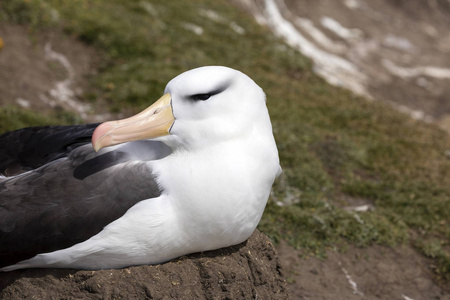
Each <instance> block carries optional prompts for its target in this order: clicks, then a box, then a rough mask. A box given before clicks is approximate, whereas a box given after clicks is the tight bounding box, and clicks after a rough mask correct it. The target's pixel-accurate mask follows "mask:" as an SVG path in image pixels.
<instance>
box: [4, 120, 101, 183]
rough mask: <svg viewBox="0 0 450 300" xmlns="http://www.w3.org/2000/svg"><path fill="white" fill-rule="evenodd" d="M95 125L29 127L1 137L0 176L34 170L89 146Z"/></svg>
mask: <svg viewBox="0 0 450 300" xmlns="http://www.w3.org/2000/svg"><path fill="white" fill-rule="evenodd" d="M98 125H99V124H98V123H95V124H84V125H69V126H41V127H28V128H23V129H19V130H16V131H11V132H7V133H5V134H3V135H0V174H3V175H6V176H11V175H17V174H20V173H23V172H26V171H29V170H33V169H35V168H37V167H40V166H42V165H44V164H46V163H48V162H50V161H53V160H55V159H58V158H61V157H65V156H67V155H68V153H70V151H72V150H73V149H75V148H77V147H79V146H81V145H85V144H87V143H90V141H91V137H92V133H93V132H94V130H95V128H96V127H97V126H98Z"/></svg>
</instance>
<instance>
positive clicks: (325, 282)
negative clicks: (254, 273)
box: [277, 242, 450, 300]
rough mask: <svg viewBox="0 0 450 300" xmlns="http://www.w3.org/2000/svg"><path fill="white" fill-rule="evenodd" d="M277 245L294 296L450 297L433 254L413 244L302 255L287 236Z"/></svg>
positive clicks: (329, 297) (348, 297) (417, 299)
mask: <svg viewBox="0 0 450 300" xmlns="http://www.w3.org/2000/svg"><path fill="white" fill-rule="evenodd" d="M277 250H278V256H279V257H280V260H281V265H282V266H283V270H284V272H285V276H286V279H287V281H288V287H289V290H290V292H291V296H292V299H311V300H312V299H317V300H318V299H349V300H350V299H399V300H400V299H401V300H408V299H414V300H419V299H446V300H449V299H450V284H447V285H446V286H439V285H438V284H436V283H435V282H434V281H433V274H432V271H431V268H432V262H431V260H428V259H426V258H424V257H423V256H422V255H420V254H419V253H417V252H416V251H415V250H413V249H411V248H410V247H408V246H402V247H399V248H387V247H382V246H372V247H368V248H357V247H351V248H350V249H348V250H346V251H345V252H342V253H340V252H336V251H329V252H328V253H327V259H320V258H317V257H308V258H304V257H303V258H302V257H301V252H300V251H297V250H295V249H293V248H292V247H290V246H289V245H287V243H285V242H282V243H281V244H280V245H279V246H278V247H277ZM352 283H353V284H354V286H352Z"/></svg>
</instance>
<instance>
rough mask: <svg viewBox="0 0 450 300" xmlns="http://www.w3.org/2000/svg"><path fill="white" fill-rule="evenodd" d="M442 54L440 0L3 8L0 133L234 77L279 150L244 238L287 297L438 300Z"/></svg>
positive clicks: (446, 215) (447, 67) (145, 1)
mask: <svg viewBox="0 0 450 300" xmlns="http://www.w3.org/2000/svg"><path fill="white" fill-rule="evenodd" d="M449 54H450V1H449V0H410V1H403V0H373V1H368V0H334V1H331V0H316V1H308V0H296V1H289V0H285V1H283V0H265V1H256V0H253V1H252V0H229V1H225V0H215V1H204V0H203V1H201V0H192V1H184V2H182V1H171V0H166V1H159V0H132V1H120V0H110V1H106V0H96V1H89V0H72V1H60V0H2V1H1V2H0V133H2V132H5V131H8V130H14V129H18V128H21V127H25V126H35V125H47V124H75V123H86V122H99V121H105V120H108V119H112V118H117V117H125V116H129V115H131V114H132V113H136V112H138V111H140V110H142V109H143V108H145V107H147V106H149V105H150V104H151V101H152V99H157V97H159V96H160V95H162V92H163V90H164V86H165V84H166V83H167V82H168V81H169V80H170V79H171V78H173V77H175V76H176V75H178V74H179V73H181V72H183V71H186V70H189V69H192V68H195V67H199V66H204V65H225V66H228V67H232V68H235V69H238V70H241V71H243V72H244V73H246V74H247V75H249V76H250V77H251V78H253V79H254V80H255V81H256V82H257V83H258V84H259V85H260V86H261V87H262V88H263V89H264V90H265V92H266V94H267V105H268V107H269V111H270V114H271V118H272V124H273V130H274V135H275V138H276V140H277V145H278V149H279V152H280V159H281V165H282V167H283V174H282V175H281V176H280V178H278V180H277V182H276V183H275V186H274V189H273V193H272V195H271V198H270V199H269V203H268V205H267V208H266V211H265V214H264V216H263V219H262V220H261V223H260V226H259V229H260V230H261V231H263V232H264V233H265V234H267V235H268V236H269V237H270V238H271V239H272V240H273V242H274V243H275V244H276V245H277V248H278V252H279V255H280V259H281V262H282V264H283V266H284V274H285V277H286V279H287V281H288V283H289V287H290V289H291V294H292V298H293V299H360V298H365V299H375V298H382V299H415V300H417V299H449V297H450V285H449V280H450V179H449V178H450V139H449V136H448V131H450V84H449V83H450V59H449V57H450V55H449ZM336 295H339V297H338V298H336ZM446 297H447V298H446Z"/></svg>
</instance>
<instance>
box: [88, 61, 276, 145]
mask: <svg viewBox="0 0 450 300" xmlns="http://www.w3.org/2000/svg"><path fill="white" fill-rule="evenodd" d="M265 100H266V97H265V94H264V92H263V91H262V89H261V88H260V87H259V86H258V85H257V84H256V83H255V82H254V81H253V80H252V79H250V78H249V77H248V76H247V75H245V74H243V73H242V72H239V71H236V70H234V69H231V68H227V67H219V66H208V67H201V68H197V69H193V70H190V71H187V72H185V73H182V74H180V75H179V76H177V77H175V78H174V79H172V80H171V81H170V82H169V83H168V84H167V86H166V88H165V92H164V96H162V97H161V98H160V99H159V100H158V101H157V102H155V103H154V104H153V105H152V106H150V107H149V108H147V109H146V110H144V111H143V112H141V113H139V114H137V115H136V116H133V117H130V118H128V119H124V120H119V121H111V122H106V123H103V124H101V125H100V126H99V127H98V128H97V129H96V130H95V132H94V134H93V137H92V144H93V145H94V148H95V149H96V150H97V151H98V150H99V149H100V148H103V147H107V146H112V145H117V144H120V143H124V142H129V141H135V140H141V139H149V138H152V139H159V140H162V141H164V142H165V143H167V144H168V145H169V146H171V147H172V148H174V147H188V148H189V147H201V146H204V145H206V146H207V145H208V143H218V142H221V141H227V140H230V139H235V138H245V137H246V136H247V135H250V134H253V133H255V130H256V131H262V132H264V131H265V132H267V131H269V132H270V131H271V124H270V119H269V115H268V112H267V108H266V104H265ZM270 136H271V133H270ZM272 139H273V137H272Z"/></svg>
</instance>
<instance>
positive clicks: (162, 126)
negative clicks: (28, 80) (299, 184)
mask: <svg viewBox="0 0 450 300" xmlns="http://www.w3.org/2000/svg"><path fill="white" fill-rule="evenodd" d="M166 95H168V96H166ZM157 103H159V104H157V105H156V106H154V105H153V106H152V107H150V108H149V109H147V110H146V111H147V112H146V113H145V112H144V113H141V114H139V115H137V116H135V117H132V118H130V119H125V120H121V121H114V122H107V123H104V124H102V125H100V126H98V127H97V124H94V125H79V126H80V127H78V128H77V127H76V126H75V127H74V126H72V127H61V126H60V127H58V128H55V127H45V128H41V131H42V132H41V134H42V135H43V136H44V137H46V138H47V140H45V141H44V142H45V143H46V144H48V145H50V144H52V147H50V148H48V149H46V150H43V151H41V152H39V153H38V154H37V156H38V157H35V158H29V157H28V158H27V157H23V155H21V154H20V151H22V152H24V153H25V152H26V151H24V150H23V149H22V150H20V151H19V152H16V153H14V151H11V149H10V148H11V147H10V146H5V147H4V149H2V147H3V146H0V159H1V160H2V161H3V160H4V161H7V163H6V164H3V165H2V164H1V163H0V171H1V169H3V172H4V173H8V172H10V173H13V171H17V170H21V171H23V170H26V169H31V170H29V171H27V172H25V173H22V174H19V175H15V176H10V177H4V178H0V267H3V268H2V269H0V270H2V271H9V270H14V269H19V268H34V267H38V268H42V267H58V268H82V269H102V268H120V267H125V266H130V265H140V264H155V263H161V262H164V261H168V260H170V259H173V258H176V257H179V256H181V255H185V254H189V253H193V252H199V251H206V250H213V249H218V248H221V247H226V246H230V245H235V244H238V243H241V242H243V241H245V240H246V239H247V238H248V237H249V236H250V235H251V233H252V232H253V231H254V229H255V227H256V225H257V224H258V222H259V220H260V218H261V215H262V213H263V210H264V207H265V204H266V201H267V199H268V197H269V193H270V189H271V186H272V183H273V181H274V179H275V177H276V175H277V174H278V173H279V172H280V167H279V162H278V153H277V149H276V145H275V141H274V138H273V135H272V131H271V124H270V119H269V116H268V113H267V108H266V106H265V96H264V93H263V92H262V90H261V89H260V88H259V87H258V86H257V85H256V84H255V83H254V82H253V81H252V80H251V79H250V78H248V77H247V76H246V75H244V74H242V73H240V72H238V71H235V70H232V69H229V68H224V67H204V68H199V69H194V70H191V71H188V72H186V73H183V74H181V75H180V76H178V77H176V78H175V79H173V80H172V81H171V82H170V83H169V84H168V85H167V87H166V94H165V96H163V97H162V98H161V100H159V101H158V102H157ZM155 104H156V103H155ZM169 115H170V116H171V118H172V119H171V121H170V122H169V121H167V118H168V116H169ZM148 120H150V121H151V125H147V124H150V122H149V121H148ZM155 120H156V121H155ZM155 124H156V125H155ZM94 128H97V129H95V132H94ZM124 128H126V129H124ZM130 128H131V129H130ZM26 130H36V129H26ZM61 130H66V132H67V134H66V135H61V134H59V135H58V132H61ZM142 131H145V133H142ZM155 131H156V132H157V133H156V134H154V133H153V132H155ZM48 132H52V133H51V134H49V133H48ZM55 132H56V135H55ZM92 132H94V133H93V135H92ZM130 132H131V133H130ZM149 132H152V133H151V134H149ZM20 134H21V132H20V131H17V132H12V133H7V134H6V135H4V136H3V139H4V140H5V141H6V138H8V140H9V142H11V141H14V142H15V143H16V144H17V145H21V144H22V143H23V142H25V141H24V139H23V138H22V142H20ZM22 135H23V132H22ZM37 135H38V134H36V133H35V134H34V135H32V136H34V137H35V138H38V136H37ZM52 135H53V136H54V140H52V138H51V136H52ZM77 135H78V136H77ZM91 136H92V142H93V144H94V148H95V149H96V150H98V149H100V148H102V149H101V150H100V151H99V152H95V151H94V148H93V147H92V145H90V144H87V143H86V140H87V139H86V137H88V138H90V137H91ZM62 137H63V138H62ZM38 140H42V139H39V138H38ZM1 141H2V137H0V143H1ZM55 143H56V144H58V143H59V145H58V147H54V145H55ZM36 144H37V145H38V147H44V145H39V142H36ZM15 147H16V146H15ZM103 147H107V148H103ZM25 149H27V148H26V147H25ZM55 149H56V150H55ZM5 153H10V154H5ZM11 153H14V154H11ZM30 161H31V162H30ZM5 170H6V171H5ZM16 173H18V172H16Z"/></svg>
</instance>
